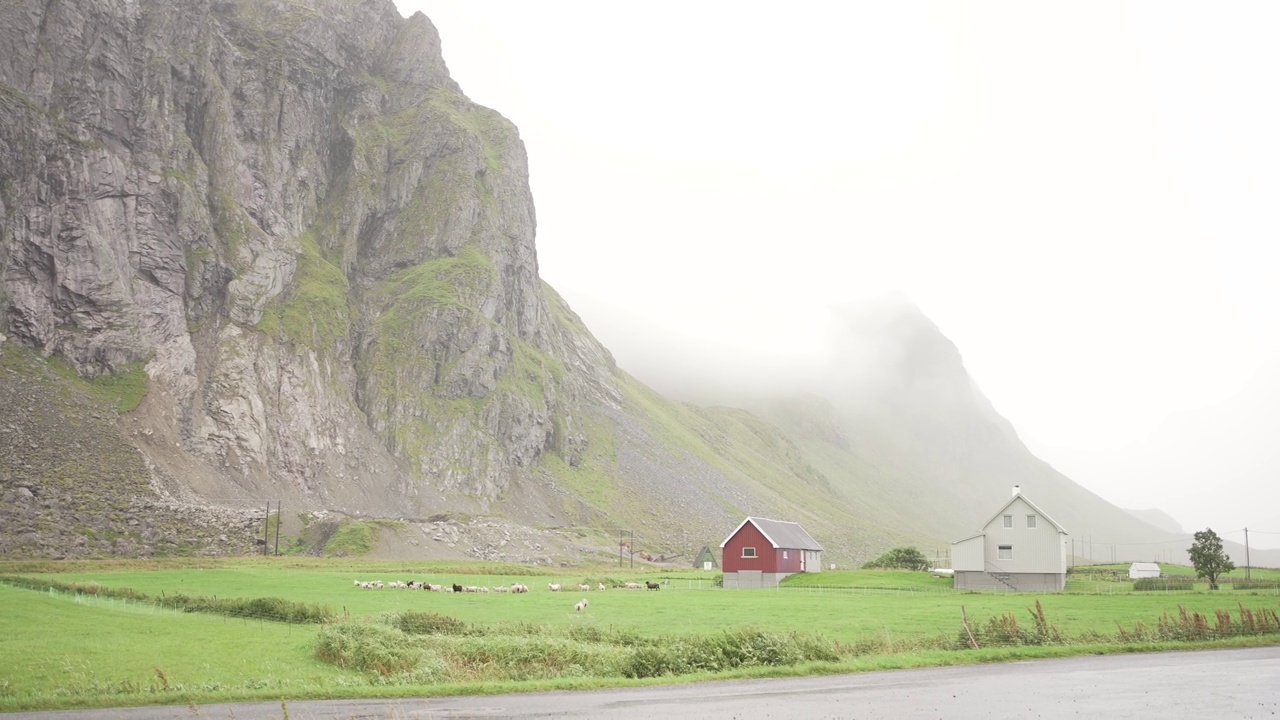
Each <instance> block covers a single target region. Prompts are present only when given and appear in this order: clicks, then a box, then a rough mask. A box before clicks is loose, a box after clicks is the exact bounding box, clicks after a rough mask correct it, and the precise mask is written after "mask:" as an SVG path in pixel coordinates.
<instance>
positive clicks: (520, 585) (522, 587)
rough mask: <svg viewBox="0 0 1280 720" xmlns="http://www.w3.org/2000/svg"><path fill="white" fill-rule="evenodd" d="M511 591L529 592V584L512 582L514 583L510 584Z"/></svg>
mask: <svg viewBox="0 0 1280 720" xmlns="http://www.w3.org/2000/svg"><path fill="white" fill-rule="evenodd" d="M511 592H513V593H527V592H529V586H528V585H525V584H524V583H516V584H514V585H512V586H511Z"/></svg>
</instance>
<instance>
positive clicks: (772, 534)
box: [720, 517, 826, 550]
mask: <svg viewBox="0 0 1280 720" xmlns="http://www.w3.org/2000/svg"><path fill="white" fill-rule="evenodd" d="M747 523H751V524H752V525H755V526H756V529H757V530H759V531H760V532H761V533H763V534H764V536H765V537H766V538H768V539H769V542H770V543H771V544H772V545H773V547H775V548H779V549H787V550H826V548H824V547H822V546H821V545H819V544H818V541H817V540H814V539H813V536H811V535H810V534H809V533H807V532H805V530H804V528H802V527H800V525H799V523H793V522H787V521H786V520H769V519H768V518H757V517H749V518H747V519H746V520H743V521H742V524H741V525H739V526H738V527H736V528H734V529H733V532H731V533H729V537H727V538H725V539H724V542H722V543H720V547H724V546H725V545H726V544H727V543H728V542H729V538H731V537H733V536H734V535H737V534H738V531H739V530H741V529H742V526H743V525H746V524H747Z"/></svg>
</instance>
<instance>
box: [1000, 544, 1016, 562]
mask: <svg viewBox="0 0 1280 720" xmlns="http://www.w3.org/2000/svg"><path fill="white" fill-rule="evenodd" d="M997 549H998V550H999V553H998V554H997V557H998V558H999V559H1001V560H1012V559H1013V546H1012V545H999V546H997Z"/></svg>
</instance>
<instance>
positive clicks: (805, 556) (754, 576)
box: [720, 517, 823, 588]
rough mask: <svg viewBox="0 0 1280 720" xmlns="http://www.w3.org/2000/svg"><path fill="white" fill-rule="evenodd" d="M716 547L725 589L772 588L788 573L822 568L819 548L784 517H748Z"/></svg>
mask: <svg viewBox="0 0 1280 720" xmlns="http://www.w3.org/2000/svg"><path fill="white" fill-rule="evenodd" d="M720 549H721V551H722V556H721V563H720V567H721V568H723V569H724V586H725V587H726V588H759V587H773V586H775V585H777V584H778V583H779V582H780V581H781V580H782V579H783V578H785V577H786V576H788V575H791V574H794V573H798V572H811V573H815V572H820V571H821V570H822V551H823V547H822V546H821V545H819V544H818V541H816V540H814V539H813V537H812V536H811V535H809V533H807V532H805V529H804V528H802V527H800V525H799V524H797V523H793V522H787V521H786V520H770V519H768V518H756V517H749V518H747V519H746V520H743V521H742V524H741V525H739V526H738V527H737V529H735V530H734V531H733V532H731V533H729V537H727V538H725V540H724V542H722V543H720Z"/></svg>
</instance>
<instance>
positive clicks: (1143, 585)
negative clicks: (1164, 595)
mask: <svg viewBox="0 0 1280 720" xmlns="http://www.w3.org/2000/svg"><path fill="white" fill-rule="evenodd" d="M1194 588H1195V580H1194V579H1193V578H1192V577H1191V576H1190V575H1175V576H1173V577H1159V578H1138V579H1137V580H1134V581H1133V589H1134V590H1137V591H1139V592H1150V591H1156V590H1164V591H1178V592H1186V591H1190V590H1192V589H1194Z"/></svg>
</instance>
